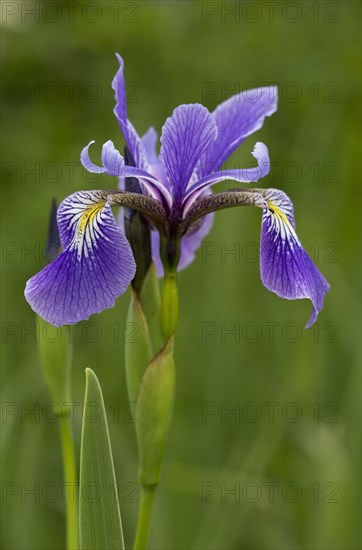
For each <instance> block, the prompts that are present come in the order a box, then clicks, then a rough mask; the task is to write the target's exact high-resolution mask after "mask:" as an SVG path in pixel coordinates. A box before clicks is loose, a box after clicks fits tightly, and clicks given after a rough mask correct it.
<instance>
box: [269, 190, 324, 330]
mask: <svg viewBox="0 0 362 550" xmlns="http://www.w3.org/2000/svg"><path fill="white" fill-rule="evenodd" d="M259 191H261V192H262V194H263V197H264V200H265V203H264V206H263V217H262V227H261V237H260V274H261V280H262V282H263V284H264V285H265V286H266V288H268V289H269V290H271V291H272V292H275V293H276V294H277V295H278V296H280V297H282V298H287V299H288V300H295V299H299V298H309V299H310V300H311V301H312V304H313V311H312V314H311V316H310V319H309V320H308V323H307V325H306V328H309V327H310V326H312V325H313V323H315V321H316V319H317V316H318V313H319V312H320V311H321V309H322V308H323V302H324V297H325V295H326V293H327V292H328V290H329V284H328V282H327V281H326V279H325V278H324V277H323V275H322V274H321V273H320V271H319V270H318V268H317V267H316V266H315V264H314V263H313V262H312V260H311V259H310V257H309V256H308V254H307V253H306V251H305V250H304V248H303V247H302V245H301V243H300V241H299V239H298V236H297V234H296V232H295V224H294V216H293V205H292V202H291V200H290V199H289V197H288V196H287V195H286V194H285V193H283V192H282V191H279V190H277V189H268V190H266V191H265V190H259Z"/></svg>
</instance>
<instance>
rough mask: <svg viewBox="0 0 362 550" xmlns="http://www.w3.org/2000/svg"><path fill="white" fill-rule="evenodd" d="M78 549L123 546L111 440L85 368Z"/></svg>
mask: <svg viewBox="0 0 362 550" xmlns="http://www.w3.org/2000/svg"><path fill="white" fill-rule="evenodd" d="M79 529H80V548H81V550H121V549H124V541H123V532H122V522H121V514H120V509H119V503H118V491H117V483H116V476H115V472H114V466H113V458H112V450H111V442H110V438H109V432H108V424H107V417H106V411H105V407H104V401H103V395H102V390H101V387H100V384H99V382H98V379H97V377H96V375H95V374H94V372H93V371H92V370H91V369H86V391H85V400H84V411H83V427H82V444H81V457H80V490H79Z"/></svg>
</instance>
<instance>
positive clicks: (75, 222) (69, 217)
mask: <svg viewBox="0 0 362 550" xmlns="http://www.w3.org/2000/svg"><path fill="white" fill-rule="evenodd" d="M106 204H107V196H106V194H105V193H104V192H101V191H80V192H78V193H74V194H73V195H70V196H69V197H68V198H67V199H65V200H64V201H63V202H62V204H61V205H60V207H59V210H58V223H59V230H60V237H61V241H62V246H63V248H65V247H67V246H69V249H70V250H73V249H76V250H77V258H78V260H81V259H82V257H83V256H85V257H86V258H88V257H89V256H92V255H93V254H94V249H95V248H97V246H98V242H99V239H105V240H107V241H108V240H109V237H108V236H107V233H106V232H105V231H104V227H105V224H106V223H107V221H110V219H109V218H110V216H111V214H110V212H107V211H106V210H104V207H105V206H106Z"/></svg>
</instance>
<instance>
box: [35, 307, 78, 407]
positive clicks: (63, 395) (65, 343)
mask: <svg viewBox="0 0 362 550" xmlns="http://www.w3.org/2000/svg"><path fill="white" fill-rule="evenodd" d="M36 328H37V341H38V343H39V353H40V362H41V365H42V368H43V371H44V375H45V379H46V381H47V384H48V386H49V389H50V393H51V395H52V398H53V400H54V401H55V407H56V409H57V410H59V408H61V409H62V410H64V412H65V414H67V408H66V406H65V403H67V402H69V400H70V370H71V362H72V349H73V346H71V345H70V333H69V330H68V327H66V326H62V327H58V328H56V327H53V326H52V325H49V323H47V322H46V321H44V319H42V318H41V317H40V316H39V315H37V316H36Z"/></svg>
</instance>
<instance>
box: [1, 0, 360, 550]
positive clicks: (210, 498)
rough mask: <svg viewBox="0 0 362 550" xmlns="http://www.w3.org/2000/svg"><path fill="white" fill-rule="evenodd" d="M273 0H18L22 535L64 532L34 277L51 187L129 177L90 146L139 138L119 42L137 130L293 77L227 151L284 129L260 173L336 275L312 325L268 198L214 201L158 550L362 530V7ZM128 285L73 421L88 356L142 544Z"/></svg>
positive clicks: (10, 98) (189, 292) (21, 538)
mask: <svg viewBox="0 0 362 550" xmlns="http://www.w3.org/2000/svg"><path fill="white" fill-rule="evenodd" d="M71 4H74V5H73V7H72V8H71V6H70V5H71ZM272 4H274V3H269V2H261V3H259V2H258V3H256V2H212V1H211V2H203V1H196V2H187V1H183V2H176V1H175V2H168V1H162V2H156V1H155V2H153V1H147V2H145V1H135V2H133V1H130V2H113V1H112V2H108V1H100V2H84V3H61V2H59V3H58V2H22V3H20V2H3V3H2V75H3V86H2V92H3V96H2V107H3V117H2V118H3V127H2V138H3V153H2V193H3V201H2V216H1V221H2V224H3V229H2V241H3V244H2V253H3V255H2V272H3V286H2V291H3V295H2V308H1V310H2V348H3V371H2V382H3V406H4V415H3V424H2V466H3V488H4V487H5V492H4V495H3V502H2V511H3V522H2V533H1V537H2V545H3V548H4V549H6V550H18V549H20V548H21V549H24V550H25V549H29V550H41V549H44V550H50V549H54V550H55V549H62V548H64V544H65V540H64V504H63V494H60V496H59V494H58V493H57V491H55V492H52V490H51V489H49V493H48V492H47V487H49V484H58V487H59V488H60V490H63V489H64V488H63V487H62V463H61V450H60V445H59V437H58V431H59V423H57V422H56V421H55V422H51V421H50V418H51V415H50V413H49V412H48V411H49V409H48V408H47V407H48V406H47V404H48V403H49V401H50V400H51V398H50V395H49V393H48V389H47V387H46V384H45V382H44V378H43V374H42V371H41V368H40V364H39V356H38V347H37V344H36V342H35V337H34V334H33V333H32V330H33V329H34V327H35V319H34V315H33V312H32V311H31V309H30V308H29V306H28V304H27V303H26V302H25V300H24V297H23V290H24V286H25V282H26V280H27V279H28V278H29V277H30V276H31V275H33V274H34V273H35V272H36V271H38V270H39V269H40V268H41V267H42V266H43V265H44V262H45V260H44V258H43V250H44V245H45V241H46V238H47V228H48V218H49V209H50V203H51V199H52V197H56V198H57V200H58V201H61V200H62V199H63V198H64V197H65V196H67V195H68V194H70V193H72V192H73V191H76V190H80V189H91V188H94V187H109V186H111V185H113V184H112V182H110V181H109V179H108V178H107V177H97V179H96V180H95V179H94V177H93V179H92V178H91V177H90V176H89V175H87V174H85V172H84V171H83V170H82V168H81V166H80V164H79V153H80V151H81V149H82V147H83V146H84V145H85V144H87V143H88V142H89V141H90V140H91V139H95V140H96V143H97V145H96V146H94V150H93V154H94V155H95V157H94V158H96V156H97V154H99V152H100V146H101V144H102V143H103V142H105V141H106V140H108V139H112V140H113V141H114V142H115V144H116V145H117V146H118V147H120V148H122V147H123V139H122V136H121V134H120V131H119V128H118V125H117V122H116V119H115V117H114V116H113V113H112V109H113V105H114V101H113V92H112V90H111V80H112V78H113V75H114V73H115V71H116V68H117V63H116V59H115V56H114V52H115V51H118V52H120V53H121V55H122V56H123V57H124V59H125V67H126V78H127V82H128V87H127V93H128V99H129V116H130V118H131V120H132V122H133V123H134V124H135V126H136V127H137V129H138V131H139V132H140V133H143V132H144V131H146V130H147V128H148V127H149V126H150V125H154V126H155V127H156V129H157V130H158V131H160V129H161V127H162V124H163V122H164V120H165V118H166V117H167V116H169V115H170V113H171V112H172V110H173V108H174V107H176V106H177V105H178V104H180V103H188V102H201V103H203V104H205V105H206V106H207V107H208V108H209V109H210V110H212V109H214V108H215V106H216V105H217V104H218V103H219V102H220V101H222V100H224V99H226V98H227V97H229V96H230V95H232V94H233V93H235V92H239V91H241V90H243V89H246V88H249V87H253V86H261V85H263V84H268V83H276V84H277V85H278V87H279V95H280V100H279V108H278V112H277V113H276V114H275V115H274V116H273V117H271V118H269V119H267V120H266V123H265V125H264V127H263V129H262V130H260V131H259V132H258V133H257V134H256V135H253V136H251V137H250V138H248V140H247V141H246V142H245V143H244V144H243V145H242V147H241V148H240V149H239V150H238V151H237V152H236V153H235V154H234V155H233V156H232V158H231V159H230V160H229V161H228V166H230V167H231V166H235V165H241V166H242V165H243V163H246V162H249V161H250V159H251V157H250V152H251V150H252V147H253V145H254V143H255V141H258V140H260V141H264V142H265V143H266V144H267V145H268V147H269V151H270V155H271V159H272V161H273V162H274V163H275V166H274V170H273V173H272V174H271V175H270V176H269V177H267V178H265V180H263V181H262V182H260V184H261V185H263V186H275V187H280V188H282V189H283V190H285V191H286V192H287V193H288V194H289V195H290V196H291V198H292V199H293V201H294V204H295V211H296V219H297V224H298V233H299V236H300V238H301V240H302V242H303V243H304V245H305V247H306V249H307V250H308V251H309V253H310V254H311V255H312V257H313V258H314V259H315V261H316V263H317V265H318V267H319V268H320V269H321V271H322V272H323V273H324V275H325V276H326V277H327V279H328V280H329V282H330V283H331V291H330V293H329V295H328V296H327V298H326V302H325V308H324V310H323V312H322V313H321V315H320V317H319V319H318V323H317V325H316V326H315V327H314V328H312V329H310V330H307V331H304V330H303V327H304V325H305V323H306V321H307V319H308V317H309V315H310V310H311V305H310V303H309V302H307V301H295V302H289V301H283V300H281V299H279V298H278V297H277V296H275V295H273V294H271V293H270V292H268V291H267V290H266V289H265V288H264V287H263V286H262V284H261V282H260V277H259V264H258V260H257V254H258V249H257V246H258V240H259V226H260V212H259V211H258V210H257V209H235V210H229V211H224V212H221V213H219V214H218V215H217V216H216V218H215V223H214V226H213V229H212V231H211V233H210V234H209V236H208V237H207V238H206V244H205V245H204V247H203V248H202V249H200V250H199V252H198V254H197V258H196V261H195V262H194V264H193V265H192V266H191V267H189V268H188V269H187V270H186V271H184V272H182V273H181V274H180V277H179V291H180V303H181V306H180V320H179V327H178V334H177V340H176V363H177V394H176V403H175V409H174V415H173V421H172V427H171V431H170V436H169V441H168V445H167V450H166V455H165V460H164V465H163V478H162V484H161V486H160V488H159V491H158V495H157V501H156V507H155V511H154V516H153V525H152V532H151V540H150V547H151V548H158V549H169V550H171V549H186V548H188V549H199V550H201V549H206V548H208V549H210V550H211V549H215V550H216V549H238V550H239V549H248V550H261V549H263V550H264V549H265V550H272V549H273V550H274V549H278V550H282V549H286V550H290V549H291V548H293V549H307V550H309V549H310V550H312V549H313V550H317V549H318V550H322V549H323V550H332V549H333V550H334V549H335V550H337V549H338V550H342V549H343V550H352V549H357V548H360V543H361V541H360V527H359V523H360V511H361V510H360V502H361V501H360V490H359V487H360V466H361V462H360V435H359V434H360V370H359V368H360V362H359V351H360V349H359V335H360V332H359V329H360V323H359V322H360V318H359V304H360V300H359V285H358V282H359V275H360V266H359V262H360V259H359V253H358V250H359V240H358V239H359V237H358V235H359V213H360V207H359V200H358V199H359V194H360V172H359V166H358V163H357V158H358V142H359V135H360V102H359V97H360V96H359V93H360V91H359V90H360V79H359V76H358V75H359V70H360V39H361V34H360V23H359V22H360V3H359V2H357V1H356V2H354V1H349V0H344V1H341V2H324V1H322V2H309V1H307V0H305V1H302V2H293V3H291V2H286V3H285V2H282V3H276V4H278V5H276V6H274V8H273V7H272ZM29 10H30V11H29ZM32 10H33V11H32ZM97 148H98V149H97ZM95 181H96V183H95ZM220 188H222V186H220ZM32 251H33V252H32ZM227 251H234V253H232V252H231V253H227ZM128 301H129V295H128V294H126V295H124V296H122V297H121V298H120V299H119V300H118V302H117V304H116V307H115V308H114V309H111V310H108V311H105V312H104V313H102V314H100V315H98V316H94V317H92V318H91V319H90V320H89V321H88V322H85V323H81V324H80V325H79V326H77V327H76V328H75V330H74V340H75V342H74V347H75V352H74V366H73V400H74V403H75V405H74V410H75V417H74V423H73V427H74V432H75V436H76V440H77V449H78V451H79V436H80V427H81V420H82V412H81V405H82V403H83V396H84V385H85V376H84V369H85V368H86V367H91V368H92V369H94V371H95V372H96V374H97V375H98V377H99V379H100V382H101V385H102V388H103V392H104V398H105V402H106V405H107V411H108V420H109V425H110V433H111V440H112V445H113V452H114V460H115V467H116V474H117V478H118V483H119V492H120V502H121V511H122V516H123V523H124V530H125V536H126V541H127V544H128V546H129V545H130V543H131V540H132V537H133V533H134V528H135V522H136V514H137V506H138V503H137V501H138V495H139V493H138V486H137V452H136V441H135V434H134V424H132V422H129V420H130V414H129V413H130V410H129V408H128V404H127V394H126V385H125V374H124V360H123V352H124V338H125V336H126V337H127V334H128V332H127V329H125V322H126V312H127V307H128ZM228 331H231V333H229V332H228ZM232 331H234V332H232ZM51 337H52V336H51V335H50V338H51ZM32 410H33V411H35V412H33V413H32V412H31V411H32ZM230 411H231V412H230ZM232 411H234V413H232ZM272 411H274V412H273V414H272ZM4 483H5V485H4ZM9 484H10V485H9ZM206 484H207V485H206ZM272 487H274V489H272ZM9 488H10V489H9ZM32 489H33V490H35V493H31V492H29V491H31V490H32ZM232 491H234V492H232ZM63 493H65V491H63ZM51 500H54V502H50V501H51Z"/></svg>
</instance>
